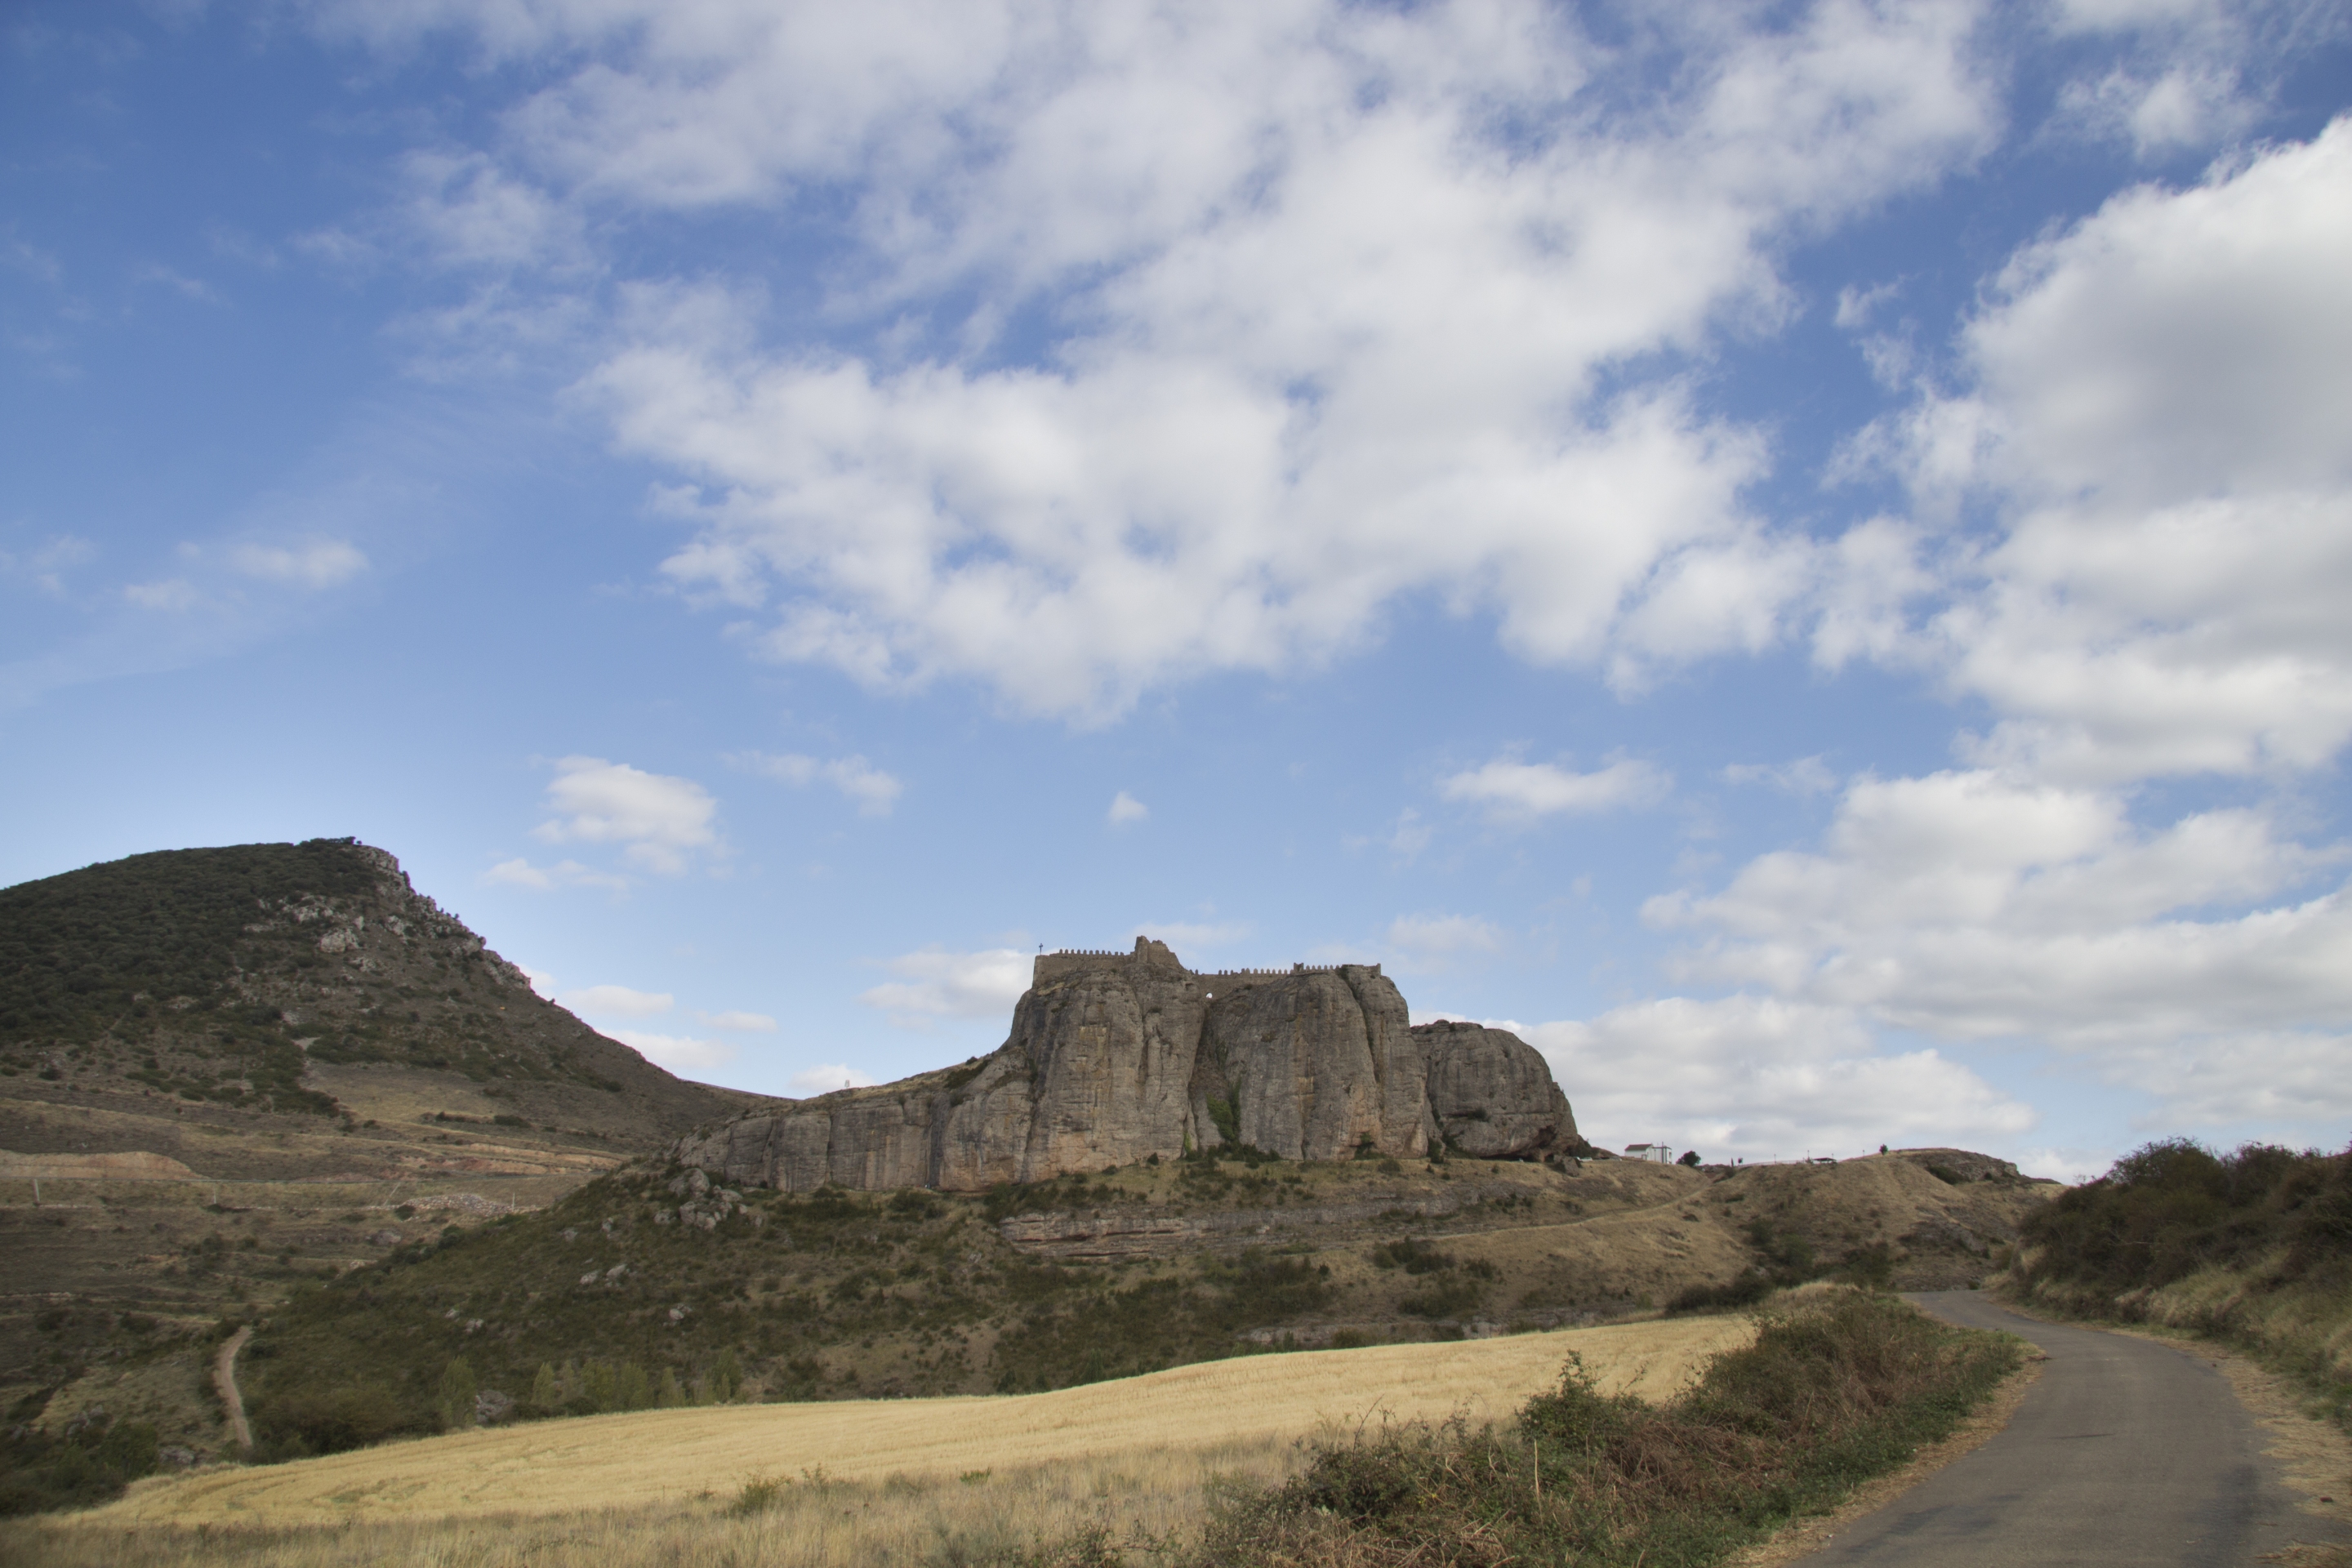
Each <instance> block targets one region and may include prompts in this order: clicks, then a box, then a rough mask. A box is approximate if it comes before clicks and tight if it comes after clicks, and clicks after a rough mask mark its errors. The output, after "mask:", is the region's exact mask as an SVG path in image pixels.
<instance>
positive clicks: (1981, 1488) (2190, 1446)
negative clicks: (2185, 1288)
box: [1792, 1290, 2344, 1568]
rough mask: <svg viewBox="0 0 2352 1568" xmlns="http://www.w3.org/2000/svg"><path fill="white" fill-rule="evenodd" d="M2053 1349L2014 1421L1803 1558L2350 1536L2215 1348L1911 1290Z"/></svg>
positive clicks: (2217, 1559)
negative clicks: (2284, 1454) (2282, 1463)
mask: <svg viewBox="0 0 2352 1568" xmlns="http://www.w3.org/2000/svg"><path fill="white" fill-rule="evenodd" d="M1913 1300H1916V1301H1917V1302H1918V1303H1919V1304H1920V1305H1921V1306H1922V1307H1924V1308H1926V1309H1927V1310H1929V1311H1931V1312H1934V1313H1935V1314H1936V1315H1937V1316H1938V1317H1941V1318H1944V1319H1946V1320H1948V1321H1952V1322H1956V1323H1959V1324H1961V1325H1962V1326H1964V1327H1967V1328H1972V1329H2001V1330H2005V1331H2008V1332H2010V1333H2013V1334H2016V1335H2017V1336H2019V1337H2020V1338H2021V1339H2024V1340H2028V1341H2031V1342H2032V1343H2033V1344H2035V1345H2036V1346H2038V1347H2040V1348H2041V1350H2042V1352H2043V1353H2044V1354H2045V1355H2047V1356H2048V1357H2049V1358H2050V1359H2049V1361H2048V1362H2047V1363H2045V1364H2044V1366H2043V1367H2042V1377H2041V1379H2040V1380H2039V1381H2038V1382H2036V1383H2035V1384H2033V1386H2032V1388H2031V1389H2030V1390H2028V1391H2027V1393H2026V1395H2025V1397H2024V1399H2023V1400H2022V1401H2021V1403H2020V1404H2019V1405H2018V1409H2017V1414H2016V1415H2015V1416H2014V1417H2013V1418H2011V1422H2010V1424H2009V1426H2008V1427H2007V1429H2005V1430H2004V1431H2002V1432H2000V1434H1999V1435H1998V1436H1994V1437H1992V1438H1991V1439H1990V1440H1989V1441H1987V1442H1986V1443H1985V1445H1984V1446H1983V1447H1980V1448H1979V1449H1977V1450H1976V1451H1975V1452H1974V1453H1971V1454H1969V1455H1967V1456H1965V1457H1963V1458H1959V1459H1957V1460H1955V1461H1953V1462H1952V1463H1951V1464H1950V1465H1949V1466H1948V1467H1947V1468H1944V1469H1941V1470H1939V1471H1937V1473H1936V1474H1934V1475H1932V1476H1930V1477H1928V1478H1927V1479H1926V1480H1925V1481H1923V1482H1921V1483H1920V1484H1919V1485H1918V1486H1917V1487H1916V1488H1915V1489H1912V1490H1910V1491H1907V1492H1906V1493H1904V1494H1903V1495H1902V1496H1901V1497H1899V1498H1897V1499H1895V1500H1894V1501H1892V1502H1890V1503H1888V1504H1887V1505H1886V1506H1885V1507H1884V1508H1882V1509H1879V1510H1877V1511H1876V1512H1874V1513H1870V1514H1866V1515H1864V1517H1862V1518H1860V1519H1857V1520H1854V1521H1852V1522H1851V1523H1850V1524H1848V1525H1846V1526H1845V1527H1844V1528H1843V1529H1842V1530H1841V1531H1839V1532H1838V1534H1837V1536H1836V1538H1835V1539H1834V1540H1832V1541H1831V1542H1828V1543H1826V1544H1825V1545H1823V1546H1822V1548H1821V1549H1820V1550H1819V1551H1817V1552H1811V1553H1810V1554H1808V1555H1806V1556H1804V1557H1801V1558H1799V1559H1798V1560H1797V1563H1796V1564H1794V1565H1792V1568H1848V1565H1863V1564H1867V1565H1872V1568H1877V1565H1881V1564H1896V1563H1899V1564H1901V1565H1902V1568H1980V1565H1982V1564H1985V1563H2000V1564H2003V1565H2004V1568H2043V1565H2048V1568H2060V1565H2062V1564H2063V1565H2064V1568H2109V1565H2112V1568H2150V1565H2153V1564H2173V1563H2179V1564H2182V1565H2184V1568H2185V1565H2189V1564H2195V1565H2197V1568H2207V1565H2210V1568H2231V1565H2235V1564H2241V1563H2243V1564H2249V1565H2251V1564H2252V1563H2257V1562H2282V1561H2287V1560H2288V1559H2287V1558H2285V1557H2284V1556H2283V1555H2281V1554H2283V1553H2285V1552H2289V1551H2291V1550H2293V1543H2294V1542H2305V1543H2311V1542H2330V1541H2340V1540H2342V1539H2344V1531H2343V1527H2342V1526H2340V1525H2337V1524H2335V1523H2333V1522H2332V1521H2328V1520H2326V1519H2321V1518H2315V1517H2313V1516H2312V1515H2310V1514H2308V1513H2305V1512H2304V1511H2302V1510H2301V1509H2300V1508H2299V1507H2298V1500H2297V1498H2296V1496H2295V1494H2294V1493H2293V1492H2292V1491H2290V1490H2289V1489H2287V1488H2286V1486H2285V1485H2284V1483H2283V1480H2282V1478H2281V1476H2280V1474H2279V1471H2278V1467H2277V1466H2276V1464H2274V1463H2273V1461H2272V1460H2271V1459H2270V1458H2268V1457H2266V1456H2265V1455H2264V1454H2263V1444H2262V1441H2261V1438H2260V1435H2259V1433H2258V1431H2257V1429H2256V1427H2255V1425H2254V1422H2253V1420H2252V1417H2251V1416H2249V1415H2247V1413H2246V1411H2245V1409H2244V1407H2243V1406H2242V1405H2240V1404H2239V1402H2238V1398H2237V1396H2236V1394H2233V1393H2232V1392H2231V1388H2230V1385H2229V1384H2228V1383H2226V1382H2225V1381H2224V1380H2223V1379H2222V1378H2221V1376H2220V1374H2218V1373H2216V1372H2215V1371H2214V1370H2213V1368H2212V1367H2211V1366H2210V1365H2209V1364H2208V1363H2206V1362H2204V1361H2203V1360H2200V1358H2198V1357H2196V1356H2192V1355H2187V1354H2184V1353H2182V1352H2180V1351H2179V1350H2176V1349H2174V1348H2172V1347H2171V1346H2168V1345H2162V1344H2156V1343H2151V1342H2147V1341H2145V1340H2138V1339H2133V1338H2129V1337H2127V1336H2126V1335H2122V1334H2111V1333H2104V1332H2101V1331H2098V1330H2096V1329H2084V1328H2075V1327H2072V1326H2068V1325H2062V1324H2057V1323H2045V1322H2041V1321H2036V1320H2034V1319H2032V1318H2027V1317H2023V1316H2021V1315H2019V1314H2018V1313H2015V1312H2011V1311H2010V1310H2007V1309H2005V1308H2003V1307H2000V1306H1998V1305H1996V1304H1995V1303H1993V1302H1992V1301H1990V1300H1986V1299H1985V1298H1984V1297H1983V1296H1982V1295H1979V1294H1977V1293H1975V1292H1971V1291H1967V1290H1941V1291H1933V1292H1926V1293H1923V1294H1921V1295H1919V1296H1916V1297H1915V1298H1913Z"/></svg>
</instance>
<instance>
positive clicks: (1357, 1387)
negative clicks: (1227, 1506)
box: [78, 1318, 1753, 1531]
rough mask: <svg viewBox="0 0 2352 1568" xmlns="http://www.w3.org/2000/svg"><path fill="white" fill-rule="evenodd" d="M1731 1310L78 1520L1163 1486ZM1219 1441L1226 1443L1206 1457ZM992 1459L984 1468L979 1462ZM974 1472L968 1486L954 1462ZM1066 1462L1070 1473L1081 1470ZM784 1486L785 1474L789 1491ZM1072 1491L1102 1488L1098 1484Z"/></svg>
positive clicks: (1641, 1367) (1176, 1371)
mask: <svg viewBox="0 0 2352 1568" xmlns="http://www.w3.org/2000/svg"><path fill="white" fill-rule="evenodd" d="M1752 1332H1753V1326H1752V1325H1751V1324H1750V1323H1749V1322H1748V1321H1746V1320H1744V1319H1738V1318H1696V1319H1683V1320H1676V1321H1660V1322H1642V1323H1625V1324H1615V1325H1611V1326H1609V1327H1605V1328H1596V1329H1576V1330H1565V1331H1558V1332H1553V1333H1542V1334H1519V1335H1512V1336H1507V1337H1504V1338H1498V1339H1490V1340H1476V1341H1469V1342H1457V1343H1446V1344H1410V1345H1381V1346H1373V1347H1369V1348H1366V1349H1362V1350H1351V1351H1313V1352H1293V1353H1288V1354H1277V1355H1262V1356H1248V1357H1244V1358H1240V1359H1237V1360H1233V1361H1222V1362H1204V1363H1195V1364H1193V1365H1190V1366H1181V1367H1175V1368H1171V1369H1170V1370H1168V1371H1166V1372H1158V1373H1150V1374H1149V1375H1146V1376H1142V1377H1134V1378H1125V1379H1121V1380H1118V1381H1116V1382H1109V1383H1098V1384H1087V1385H1084V1386H1081V1387H1077V1388H1067V1389H1061V1390H1057V1391H1055V1392H1054V1393H1050V1394H1024V1395H1013V1396H997V1397H979V1396H972V1397H959V1398H946V1399H904V1400H883V1401H865V1402H847V1401H845V1402H833V1403H824V1404H809V1405H738V1406H726V1407H719V1408H703V1409H681V1410H653V1411H641V1412H635V1413H632V1414H628V1415H601V1416H589V1417H583V1418H578V1419H572V1420H563V1421H548V1422H539V1423H532V1424H530V1425H525V1426H508V1427H499V1428H496V1429H492V1430H487V1431H480V1432H468V1433H459V1434H453V1435H451V1436H444V1437H436V1438H429V1439H426V1440H425V1441H421V1442H414V1443H402V1444H394V1445H388V1446H386V1447H377V1448H369V1449H362V1450H360V1451H357V1452H353V1453H347V1454H333V1455H329V1456H326V1457H324V1458H316V1459H306V1460H301V1461H299V1462H297V1463H293V1464H286V1465H275V1466H267V1467H257V1468H249V1469H245V1468H238V1469H218V1470H213V1471H209V1472H205V1473H202V1474H197V1475H191V1476H184V1477H177V1478H167V1479H153V1480H148V1481H142V1482H140V1483H139V1484H138V1485H137V1486H135V1487H134V1488H132V1489H131V1492H130V1493H129V1494H128V1495H127V1496H126V1497H124V1498H123V1499H122V1500H120V1501H118V1502H116V1503H113V1504H111V1505H110V1506H108V1507H106V1508H103V1509H99V1510H94V1511H92V1512H90V1513H89V1514H85V1515H81V1516H79V1520H78V1524H79V1527H80V1528H83V1529H88V1530H91V1531H120V1530H124V1529H131V1528H135V1527H137V1526H141V1525H156V1524H172V1525H178V1526H196V1525H207V1526H211V1527H213V1528H215V1529H217V1528H219V1527H222V1526H231V1527H235V1526H265V1527H283V1526H300V1525H329V1524H332V1525H350V1524H355V1523H364V1522H373V1521H402V1520H404V1521H416V1520H419V1519H442V1520H456V1519H463V1518H468V1517H473V1518H487V1517H489V1516H501V1517H506V1518H509V1519H514V1518H518V1517H521V1516H530V1515H547V1514H574V1513H578V1512H580V1511H581V1510H644V1509H658V1508H660V1507H661V1506H663V1505H676V1504H687V1503H695V1502H703V1503H706V1504H707V1502H708V1501H709V1500H711V1499H714V1498H716V1499H720V1500H724V1499H730V1498H733V1497H735V1496H737V1495H739V1494H740V1491H741V1489H742V1488H743V1486H744V1485H745V1483H746V1482H747V1481H751V1480H752V1479H757V1478H761V1477H767V1478H774V1479H782V1480H788V1481H789V1480H797V1481H798V1482H799V1483H800V1485H801V1488H802V1489H809V1488H810V1487H811V1485H812V1483H818V1482H820V1481H823V1482H830V1483H832V1484H834V1485H835V1486H841V1485H847V1486H850V1487H854V1488H858V1489H880V1490H881V1491H884V1492H887V1490H888V1489H890V1488H891V1487H893V1486H896V1487H897V1488H898V1489H900V1490H902V1491H907V1490H922V1491H926V1492H928V1491H930V1490H932V1489H935V1488H937V1487H938V1486H939V1485H940V1483H942V1482H945V1483H948V1484H949V1485H950V1487H952V1488H954V1489H957V1490H958V1491H961V1490H965V1489H969V1490H971V1491H974V1492H982V1491H986V1490H988V1489H990V1487H991V1486H992V1484H994V1483H996V1482H997V1480H998V1479H999V1478H1002V1479H1003V1480H1004V1481H1005V1482H1006V1483H1010V1482H1011V1480H1012V1479H1013V1478H1014V1477H1015V1476H1018V1475H1023V1474H1031V1475H1051V1474H1052V1473H1053V1472H1055V1470H1056V1469H1057V1468H1058V1469H1062V1470H1070V1469H1071V1468H1073V1467H1075V1468H1078V1469H1083V1470H1084V1471H1086V1472H1087V1473H1088V1474H1091V1475H1094V1476H1097V1477H1112V1478H1116V1477H1118V1476H1121V1475H1125V1476H1128V1477H1129V1478H1130V1479H1135V1478H1138V1477H1139V1474H1140V1472H1144V1471H1150V1472H1152V1473H1154V1474H1155V1475H1159V1476H1160V1477H1163V1478H1164V1479H1165V1481H1166V1483H1167V1484H1166V1485H1165V1486H1164V1487H1161V1488H1158V1489H1161V1490H1165V1491H1167V1492H1168V1493H1169V1494H1170V1495H1171V1497H1175V1496H1176V1495H1177V1494H1181V1493H1183V1492H1186V1491H1188V1490H1192V1491H1196V1490H1197V1489H1198V1486H1199V1482H1200V1480H1201V1479H1202V1477H1203V1476H1204V1475H1205V1474H1206V1473H1207V1471H1208V1470H1209V1469H1211V1468H1227V1469H1236V1468H1237V1469H1239V1470H1241V1471H1243V1472H1249V1473H1258V1474H1265V1473H1269V1467H1272V1468H1280V1464H1281V1456H1282V1455H1283V1454H1285V1453H1286V1452H1287V1451H1288V1448H1289V1445H1290V1443H1291V1441H1292V1440H1293V1439H1295V1438H1297V1437H1298V1436H1304V1435H1307V1434H1308V1433H1311V1432H1314V1431H1316V1430H1318V1428H1327V1427H1333V1426H1339V1427H1346V1426H1354V1425H1356V1424H1359V1423H1361V1422H1365V1421H1372V1422H1378V1421H1381V1420H1383V1419H1390V1420H1412V1419H1421V1418H1444V1417H1445V1416H1448V1415H1454V1414H1456V1413H1460V1414H1462V1415H1466V1416H1467V1417H1468V1418H1470V1419H1471V1420H1473V1421H1484V1420H1489V1419H1500V1418H1505V1417H1507V1416H1508V1415H1510V1414H1511V1412H1512V1411H1513V1410H1514V1409H1515V1408H1516V1407H1517V1405H1518V1404H1519V1403H1520V1402H1521V1401H1522V1400H1524V1399H1525V1398H1526V1397H1527V1396H1528V1394H1532V1393H1535V1392H1536V1391H1537V1390H1538V1389H1541V1388H1544V1387H1547V1386H1549V1385H1550V1384H1552V1383H1554V1382H1555V1381H1556V1380H1557V1379H1558V1377H1559V1372H1560V1368H1561V1365H1562V1364H1563V1363H1564V1362H1565V1361H1566V1359H1567V1357H1568V1354H1569V1352H1571V1351H1574V1352H1577V1353H1578V1354H1579V1355H1580V1356H1581V1357H1582V1358H1583V1360H1584V1363H1585V1365H1586V1366H1587V1368H1588V1369H1590V1370H1591V1372H1592V1373H1594V1374H1595V1375H1596V1376H1597V1377H1598V1379H1599V1381H1600V1383H1601V1386H1602V1387H1604V1388H1606V1389H1610V1390H1612V1391H1615V1390H1626V1391H1630V1392H1633V1393H1634V1394H1641V1395H1643V1396H1644V1397H1649V1398H1661V1397H1664V1396H1665V1395H1666V1394H1671V1393H1673V1392H1674V1391H1675V1389H1676V1388H1678V1387H1680V1386H1681V1384H1683V1383H1684V1381H1685V1380H1686V1379H1687V1378H1688V1377H1689V1376H1690V1375H1691V1374H1692V1373H1693V1372H1694V1371H1695V1370H1696V1367H1697V1366H1698V1365H1699V1363H1702V1362H1704V1361H1705V1360H1706V1358H1707V1357H1708V1356H1711V1355H1713V1354H1715V1353H1716V1352H1718V1351H1721V1350H1724V1349H1727V1348H1729V1347H1731V1346H1733V1345H1736V1344H1739V1343H1744V1342H1746V1341H1747V1339H1748V1337H1749V1335H1751V1334H1752ZM1219 1455H1222V1456H1223V1459H1222V1460H1218V1459H1216V1458H1214V1457H1215V1456H1219ZM982 1472H986V1475H985V1476H981V1473H982ZM967 1476H976V1477H980V1479H978V1480H976V1481H973V1482H969V1483H968V1482H964V1481H963V1480H962V1479H961V1478H964V1477H967ZM1070 1479H1077V1478H1076V1476H1075V1475H1072V1476H1071V1477H1070ZM1083 1489H1085V1490H1087V1491H1091V1492H1094V1493H1096V1494H1097V1495H1101V1496H1105V1497H1108V1496H1110V1495H1112V1494H1113V1493H1115V1492H1117V1491H1118V1487H1117V1486H1115V1485H1112V1484H1109V1483H1108V1482H1105V1483H1103V1484H1101V1485H1093V1484H1088V1485H1087V1486H1086V1487H1085V1488H1083ZM787 1490H788V1491H789V1490H790V1489H789V1488H788V1489H787Z"/></svg>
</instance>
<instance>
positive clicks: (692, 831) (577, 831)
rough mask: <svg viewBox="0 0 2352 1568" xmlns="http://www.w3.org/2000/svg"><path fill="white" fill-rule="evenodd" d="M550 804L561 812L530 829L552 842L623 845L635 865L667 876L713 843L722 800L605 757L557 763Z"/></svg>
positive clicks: (678, 780)
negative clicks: (713, 820) (713, 822)
mask: <svg viewBox="0 0 2352 1568" xmlns="http://www.w3.org/2000/svg"><path fill="white" fill-rule="evenodd" d="M547 803H548V805H549V806H550V807H551V809H553V810H554V811H555V812H556V813H557V814H558V815H557V816H556V817H555V818H554V819H553V820H551V821H549V822H544V823H541V825H540V826H538V827H537V828H534V829H533V830H532V837H536V838H541V839H544V840H545V841H547V842H548V843H551V844H561V843H564V842H566V841H568V840H574V839H577V840H583V841H585V842H588V843H591V844H622V845H625V846H626V848H625V850H624V852H623V853H624V854H625V857H626V858H628V859H629V860H630V861H631V862H632V863H633V864H635V865H638V866H642V867H644V868H646V870H649V871H656V872H659V873H661V874H662V875H664V876H673V877H674V876H677V875H678V874H680V873H681V872H683V871H684V870H685V869H686V868H687V856H688V852H689V851H691V850H695V849H707V848H709V847H712V846H713V845H715V844H717V842H718V835H717V834H716V833H715V832H714V831H713V830H712V828H711V826H710V824H711V818H712V817H714V816H717V815H718V811H719V803H718V802H717V801H715V800H712V799H711V798H710V795H709V793H708V792H707V791H705V790H704V789H703V787H702V786H701V785H700V784H696V783H695V782H694V781H693V780H692V779H683V778H675V777H671V776H669V775H667V774H664V773H643V772H640V771H639V770H637V769H635V768H633V767H630V766H629V765H628V764H626V763H608V762H606V761H605V760H604V758H602V757H565V758H563V759H562V760H561V761H559V762H558V763H556V764H555V779H554V781H553V782H552V783H551V784H549V785H548V786H547Z"/></svg>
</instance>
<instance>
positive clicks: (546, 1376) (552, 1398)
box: [530, 1362, 563, 1413]
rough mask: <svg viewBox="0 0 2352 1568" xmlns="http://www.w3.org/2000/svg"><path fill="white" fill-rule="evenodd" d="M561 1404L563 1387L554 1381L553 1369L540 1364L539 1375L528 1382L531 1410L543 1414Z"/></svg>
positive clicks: (542, 1363)
mask: <svg viewBox="0 0 2352 1568" xmlns="http://www.w3.org/2000/svg"><path fill="white" fill-rule="evenodd" d="M562 1403H563V1385H562V1384H560V1383H558V1382H557V1381H556V1379H555V1368H554V1367H552V1366H551V1365H550V1364H548V1363H546V1362H541V1363H539V1375H538V1376H537V1377H534V1378H532V1379H531V1380H530V1405H531V1408H532V1409H534V1410H537V1411H540V1412H542V1413H544V1412H547V1411H550V1410H553V1409H554V1408H555V1407H556V1406H557V1405H561V1404H562Z"/></svg>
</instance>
